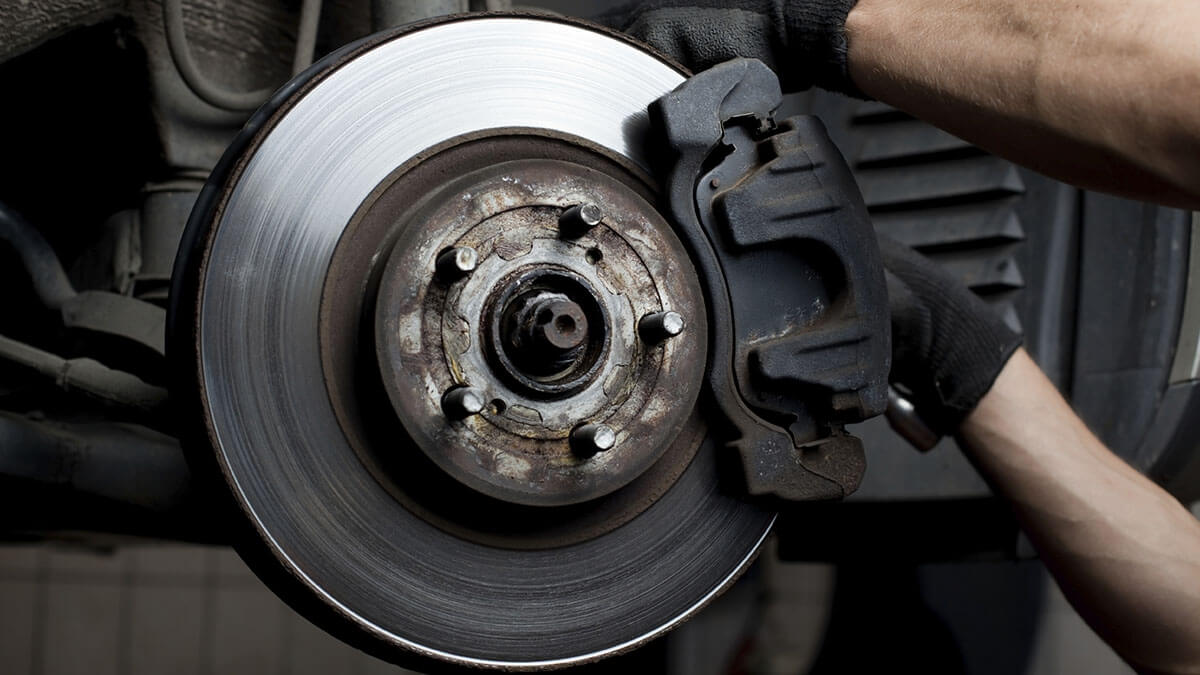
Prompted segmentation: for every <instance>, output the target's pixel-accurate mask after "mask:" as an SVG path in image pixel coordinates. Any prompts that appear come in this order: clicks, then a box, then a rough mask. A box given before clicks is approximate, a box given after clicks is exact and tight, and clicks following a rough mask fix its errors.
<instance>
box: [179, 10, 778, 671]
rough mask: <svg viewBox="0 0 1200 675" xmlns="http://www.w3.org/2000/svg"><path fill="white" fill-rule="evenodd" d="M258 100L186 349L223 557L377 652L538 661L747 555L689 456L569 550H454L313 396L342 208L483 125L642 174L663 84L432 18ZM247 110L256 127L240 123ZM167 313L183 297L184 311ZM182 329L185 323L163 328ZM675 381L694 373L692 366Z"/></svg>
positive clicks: (711, 466) (593, 38)
mask: <svg viewBox="0 0 1200 675" xmlns="http://www.w3.org/2000/svg"><path fill="white" fill-rule="evenodd" d="M310 78H311V80H312V81H311V83H310V84H308V85H307V86H306V87H303V88H298V89H297V90H296V91H295V92H294V93H293V95H291V96H289V97H287V98H286V99H284V100H283V101H277V102H276V103H274V104H272V105H275V107H276V108H277V110H276V111H274V112H271V111H267V112H271V114H272V117H271V118H270V121H269V123H266V124H263V125H262V126H261V128H259V129H258V130H257V131H256V132H255V138H254V140H253V141H252V142H251V143H250V144H249V146H248V149H247V150H245V154H244V155H243V156H241V157H239V158H237V160H238V161H234V162H229V163H226V164H227V166H228V170H227V171H226V172H225V174H224V175H218V174H214V178H213V182H212V183H211V185H217V184H220V185H221V188H222V197H221V198H220V199H219V201H214V203H213V204H212V207H211V209H210V212H209V213H208V214H207V218H199V219H198V218H197V217H196V216H193V223H192V226H194V227H201V228H204V229H203V232H201V233H200V234H199V235H198V236H199V237H200V240H201V244H200V245H199V246H197V247H196V250H197V251H198V253H196V254H194V255H192V256H190V259H189V260H187V261H185V262H184V263H183V264H185V265H195V266H197V267H196V268H195V269H196V270H197V271H196V274H197V275H198V279H199V283H198V287H197V289H196V294H195V298H194V299H192V300H191V302H192V303H194V310H195V311H194V312H176V314H177V315H178V316H181V317H182V319H179V320H182V321H188V322H190V326H191V332H190V336H191V338H192V340H193V342H192V344H189V345H188V349H189V350H190V358H191V359H192V361H193V362H194V364H193V365H194V376H195V378H196V383H195V384H196V385H198V388H199V390H200V392H201V394H200V404H201V407H202V412H203V415H204V416H205V418H206V420H205V421H206V426H207V432H208V441H209V443H210V444H211V446H212V451H213V457H214V459H215V463H216V468H217V469H219V471H220V473H221V475H222V476H223V479H224V481H225V483H226V484H227V486H228V488H229V495H230V497H231V498H232V500H233V502H234V503H235V505H236V506H237V507H238V509H239V510H240V512H241V513H242V514H243V515H244V516H246V517H247V518H248V519H249V520H250V522H251V524H252V525H253V528H254V532H255V536H253V537H251V538H250V539H251V540H250V541H247V542H244V543H243V544H242V545H241V550H242V553H243V555H244V556H245V557H247V559H248V560H249V561H250V562H251V564H252V566H253V567H254V569H255V570H256V572H258V573H259V574H260V575H261V576H263V577H264V579H266V580H267V581H268V582H269V583H271V582H272V579H273V578H279V577H283V578H286V579H287V583H286V584H273V585H276V587H277V588H281V587H283V586H284V585H286V586H287V588H288V589H289V590H288V591H287V592H289V593H295V592H297V591H296V590H295V589H297V588H299V589H302V591H301V592H303V593H307V594H309V596H310V597H308V598H304V599H299V598H288V599H289V600H292V601H293V602H294V603H295V604H298V605H301V606H303V607H306V608H308V607H315V608H316V610H314V611H316V612H317V613H319V614H320V616H318V617H315V618H317V619H318V620H319V622H321V623H322V624H323V625H326V626H327V627H330V626H333V627H334V628H336V629H337V630H338V632H339V633H340V634H343V635H345V634H347V633H348V632H353V633H356V634H357V635H358V636H360V637H362V638H363V639H362V640H361V641H359V644H360V645H365V646H367V647H368V648H370V649H371V650H372V651H374V652H375V653H377V654H381V655H384V656H387V657H390V658H392V659H393V660H403V659H404V658H405V655H406V654H416V655H420V656H424V657H430V658H434V659H437V660H441V661H449V662H452V663H457V664H464V665H475V666H490V667H502V668H526V669H532V668H548V667H557V666H565V665H570V664H573V663H581V662H585V661H590V660H595V659H597V658H600V657H602V656H604V655H606V654H610V653H614V652H617V651H621V650H624V649H628V648H631V647H633V646H636V645H638V644H640V643H642V642H644V641H646V640H649V639H651V638H653V637H655V636H656V635H659V634H661V633H662V632H664V631H665V630H668V629H669V628H671V627H672V626H674V625H676V624H677V623H678V622H680V621H682V620H683V619H685V618H686V617H688V616H689V615H690V614H692V613H693V612H695V611H696V610H698V609H699V608H700V607H702V606H703V605H704V604H705V603H706V602H707V601H708V600H710V599H711V598H712V597H713V596H715V595H716V594H717V593H719V592H720V591H721V590H723V589H724V588H725V587H726V586H727V585H728V584H730V583H732V581H733V580H734V579H735V578H736V577H737V575H738V574H739V573H740V572H741V571H742V570H743V569H744V568H745V567H746V566H747V565H748V564H749V563H750V561H751V560H752V559H753V557H754V555H755V553H756V552H757V550H758V548H759V546H760V545H761V543H762V540H763V538H764V537H765V536H766V533H767V531H768V530H769V528H770V524H771V522H772V520H773V515H772V514H771V513H770V512H768V511H767V510H765V509H763V508H761V507H758V506H755V505H753V504H750V503H747V502H745V501H743V500H742V499H741V498H740V497H738V496H736V495H735V494H733V493H732V492H731V491H726V490H723V489H721V486H720V483H719V480H718V471H717V461H716V454H717V452H718V448H717V447H716V444H715V443H713V442H712V441H707V440H706V441H705V442H704V443H703V445H702V446H701V448H700V451H699V452H698V454H697V456H696V458H695V459H694V460H693V461H692V463H691V464H690V465H689V466H688V468H687V470H686V471H684V473H683V474H682V476H681V477H680V478H679V480H678V481H677V482H676V483H675V485H674V486H672V487H671V488H670V489H669V490H668V491H667V492H666V494H665V495H663V496H662V497H661V498H660V499H658V501H656V502H655V503H654V504H653V505H651V506H650V507H649V508H647V509H646V510H645V511H644V512H642V513H641V514H640V515H638V516H636V517H634V518H633V519H632V520H631V521H629V522H628V523H626V524H624V525H622V526H621V527H618V528H617V529H615V530H613V531H611V532H608V533H606V534H603V535H601V536H598V537H596V538H593V539H590V540H587V541H583V542H579V543H574V544H571V545H569V546H563V547H559V548H551V549H545V550H512V549H506V548H500V547H492V546H486V545H483V544H481V543H477V542H473V541H467V540H464V539H461V538H458V537H455V536H453V535H452V534H449V533H447V532H446V531H444V530H442V529H439V528H437V527H434V526H433V525H431V524H429V523H428V522H427V521H425V520H422V519H421V518H420V517H418V516H416V515H414V514H413V513H412V512H410V511H409V510H407V509H406V508H405V507H404V506H403V505H402V504H401V503H399V502H398V501H397V500H396V499H394V498H393V497H392V496H391V495H390V494H389V493H388V492H387V491H386V490H385V489H383V488H382V487H381V486H380V485H379V483H378V482H377V480H376V478H375V477H374V476H373V475H372V474H371V472H370V471H369V470H368V469H367V468H366V467H364V466H363V464H362V462H361V461H360V460H359V458H358V457H357V456H356V454H355V452H354V450H353V449H352V448H351V447H350V444H349V443H348V441H347V439H346V437H345V435H344V434H343V432H342V429H341V428H340V427H339V422H338V420H337V418H336V417H335V414H334V411H333V409H332V407H331V405H330V401H329V399H328V395H327V391H326V387H325V386H324V383H323V382H324V380H323V378H324V374H323V372H322V364H321V358H320V344H319V342H320V340H319V329H318V323H319V309H320V304H321V296H322V289H323V287H324V285H325V282H326V272H327V270H328V269H329V266H330V260H331V256H332V255H333V252H334V250H335V248H336V246H337V244H338V241H339V238H340V237H341V235H342V234H343V232H344V230H345V229H346V228H347V226H348V224H349V223H350V221H351V219H352V218H353V216H354V214H355V213H356V210H357V209H359V207H360V205H361V204H362V203H363V202H364V200H366V199H367V198H368V197H369V196H370V195H371V194H372V192H373V191H375V190H377V188H378V186H379V185H380V184H381V182H382V181H384V180H385V178H386V177H387V176H388V175H389V174H390V173H391V172H392V171H394V170H395V169H396V168H397V167H398V166H400V165H401V164H403V163H405V162H407V161H410V160H411V159H412V158H414V157H417V156H419V155H420V153H422V151H424V150H426V149H428V148H430V147H432V146H435V145H437V144H439V143H442V142H445V141H447V140H449V139H453V138H455V137H457V136H462V135H465V134H471V133H475V132H478V131H480V130H486V129H493V128H504V127H512V128H534V129H545V130H549V131H552V132H555V133H559V134H564V135H569V136H575V137H579V138H581V139H584V140H586V141H587V142H589V143H591V144H594V145H596V146H599V147H601V148H604V149H605V150H606V151H608V152H610V153H612V154H615V155H618V156H620V157H623V158H625V159H627V160H629V161H630V162H632V163H633V164H635V165H638V166H640V167H643V168H645V167H647V164H648V162H647V159H648V158H647V157H646V156H645V154H644V153H645V148H646V143H645V139H646V135H647V133H648V124H649V122H648V119H647V116H646V112H645V111H646V108H647V106H648V105H649V103H651V102H652V101H653V100H655V99H657V98H658V97H659V96H661V95H662V94H664V93H666V92H667V91H669V90H671V89H672V88H674V87H675V86H676V85H678V84H679V83H680V82H681V81H682V80H683V75H681V74H680V73H679V72H678V71H676V70H675V69H674V68H673V67H671V66H669V65H667V64H666V63H664V62H662V61H660V60H659V59H658V58H657V57H655V56H653V55H651V54H649V53H647V52H645V51H643V50H641V49H640V48H638V47H636V46H633V45H632V44H630V43H628V42H625V41H623V40H620V39H616V38H613V37H611V36H609V35H607V34H605V33H603V32H600V31H599V30H596V29H592V28H589V27H584V26H580V25H576V24H571V23H565V22H561V21H556V20H550V19H546V18H534V17H486V18H474V19H472V18H465V19H458V20H450V21H446V22H441V23H435V24H432V25H428V26H424V27H420V28H419V29H415V30H410V31H401V32H399V33H397V34H396V35H395V36H393V37H391V38H389V39H384V40H377V41H375V42H374V43H373V44H371V45H369V46H367V47H366V48H365V49H361V50H358V51H357V52H353V53H351V56H350V58H344V59H340V60H339V59H334V60H333V61H331V62H329V63H328V64H326V66H325V68H324V70H322V71H321V72H317V73H315V74H310ZM260 114H261V113H260ZM184 302H187V300H184ZM184 332H187V331H184ZM697 367H700V366H699V364H697Z"/></svg>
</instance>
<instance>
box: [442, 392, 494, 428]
mask: <svg viewBox="0 0 1200 675" xmlns="http://www.w3.org/2000/svg"><path fill="white" fill-rule="evenodd" d="M486 405H487V400H486V398H485V397H484V395H483V392H482V391H479V390H478V389H476V388H474V387H468V386H467V385H458V386H457V387H451V388H450V389H448V390H447V391H446V393H445V394H442V412H444V413H446V417H449V418H450V419H454V420H461V419H465V418H467V417H470V416H471V415H478V414H479V413H481V412H483V408H484V406H486Z"/></svg>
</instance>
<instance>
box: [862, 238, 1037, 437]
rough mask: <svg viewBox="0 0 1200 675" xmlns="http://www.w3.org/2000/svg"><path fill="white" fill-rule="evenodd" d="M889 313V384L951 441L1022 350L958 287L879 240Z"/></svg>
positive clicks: (927, 263) (917, 257)
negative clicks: (1012, 358) (1004, 369)
mask: <svg viewBox="0 0 1200 675" xmlns="http://www.w3.org/2000/svg"><path fill="white" fill-rule="evenodd" d="M879 250H880V252H881V253H882V254H883V266H884V269H885V271H886V276H887V288H888V301H889V304H890V306H891V310H892V372H891V377H890V379H891V381H892V383H893V384H896V385H898V386H897V388H898V389H900V390H902V393H903V394H904V395H905V397H906V398H908V399H909V400H910V401H911V402H912V403H913V405H914V406H916V409H917V412H918V413H919V414H920V416H921V418H922V420H923V421H924V422H925V423H926V424H928V425H930V426H931V427H932V428H933V430H934V431H936V432H938V433H941V434H953V433H955V432H956V431H957V430H958V426H959V424H960V423H962V421H963V419H964V418H965V417H966V416H967V415H968V414H970V412H971V411H972V410H974V409H975V406H976V404H978V403H979V399H981V398H983V395H984V394H986V393H987V392H988V390H989V389H991V388H992V383H993V382H994V381H995V380H996V376H997V375H999V374H1000V370H1001V368H1003V367H1004V364H1005V363H1007V362H1008V359H1009V357H1011V356H1012V355H1013V352H1015V351H1016V350H1017V347H1019V346H1020V345H1021V336H1020V335H1017V334H1016V333H1014V332H1013V331H1012V330H1011V329H1010V328H1009V327H1008V326H1006V325H1005V324H1004V321H1003V320H1002V319H1001V318H1000V317H999V316H997V315H996V313H995V312H994V311H993V310H992V309H991V308H989V307H988V306H987V305H986V304H984V302H983V301H982V300H980V299H979V297H978V296H976V295H975V294H974V293H972V292H971V291H970V290H968V289H967V287H966V286H964V285H963V284H962V282H960V281H958V280H957V279H954V278H953V277H951V276H950V275H949V274H948V273H946V272H945V271H944V270H942V269H941V268H939V267H938V266H937V265H936V264H934V263H933V261H931V260H929V259H928V258H926V257H925V256H922V255H921V254H919V253H917V252H916V251H914V250H912V249H911V248H909V247H907V246H905V245H904V244H901V243H900V242H898V241H896V240H895V239H892V238H890V237H887V236H884V235H879Z"/></svg>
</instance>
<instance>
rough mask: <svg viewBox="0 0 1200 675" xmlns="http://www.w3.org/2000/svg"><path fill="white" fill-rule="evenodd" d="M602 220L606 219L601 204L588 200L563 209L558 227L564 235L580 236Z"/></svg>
mask: <svg viewBox="0 0 1200 675" xmlns="http://www.w3.org/2000/svg"><path fill="white" fill-rule="evenodd" d="M601 220H604V211H602V210H600V207H599V206H596V205H595V204H592V203H590V202H588V203H584V204H576V205H575V206H572V207H571V208H569V209H567V210H566V211H563V213H562V215H561V216H559V217H558V227H559V230H560V231H561V232H562V234H563V236H566V237H578V236H580V235H581V234H583V233H584V232H587V231H588V230H590V229H592V228H593V227H595V226H597V225H599V224H600V221H601Z"/></svg>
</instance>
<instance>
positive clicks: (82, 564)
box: [0, 544, 1133, 675]
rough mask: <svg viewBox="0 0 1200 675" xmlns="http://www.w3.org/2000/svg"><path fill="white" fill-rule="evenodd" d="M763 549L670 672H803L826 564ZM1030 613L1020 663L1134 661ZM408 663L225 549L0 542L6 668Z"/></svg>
mask: <svg viewBox="0 0 1200 675" xmlns="http://www.w3.org/2000/svg"><path fill="white" fill-rule="evenodd" d="M763 561H764V562H763V564H762V565H761V566H760V567H759V569H758V571H757V572H756V573H755V575H754V576H753V578H752V580H751V582H748V583H743V584H739V585H738V586H737V587H735V588H734V589H733V590H732V591H731V592H730V593H729V594H727V596H726V597H724V598H722V599H721V600H719V601H718V602H717V603H714V605H713V606H712V607H710V608H709V609H707V610H705V612H703V613H702V614H701V615H700V616H698V617H697V618H696V619H694V620H692V621H691V622H689V623H688V624H686V625H685V626H684V627H683V628H682V629H680V630H679V631H676V633H674V634H673V635H672V636H671V638H670V640H668V642H667V653H668V654H669V655H670V659H669V662H670V664H671V667H670V669H669V671H670V672H672V673H687V674H688V675H704V674H705V673H712V674H714V675H716V674H717V673H722V672H728V671H730V668H731V664H736V667H737V668H741V669H743V670H744V671H748V672H754V673H764V674H768V675H796V674H798V673H803V672H806V671H807V669H808V667H809V666H810V665H811V664H812V662H813V659H814V657H815V655H816V653H817V649H818V648H819V646H820V644H821V638H822V636H823V634H824V629H825V623H826V618H827V616H828V611H829V607H830V603H831V602H832V586H833V579H834V571H833V568H831V567H829V566H826V565H800V564H785V563H779V562H777V561H775V560H774V559H773V557H772V556H770V555H765V556H763ZM1001 564H1002V565H1003V564H1006V565H1010V566H1011V565H1013V564H1012V563H1001ZM1022 564H1024V565H1036V563H1022ZM1037 573H1040V572H1036V571H1035V574H1037ZM980 609H981V611H987V608H980ZM1038 623H1039V626H1038V628H1037V634H1036V636H1035V639H1034V643H1033V652H1032V656H1031V657H1030V659H1029V663H1030V666H1029V668H1028V669H1027V670H1026V671H1025V672H1026V673H1029V674H1032V675H1050V674H1054V673H1089V674H1092V675H1118V674H1120V675H1125V674H1128V673H1132V672H1133V671H1132V670H1131V669H1129V668H1128V667H1127V666H1126V665H1125V664H1123V663H1122V662H1121V661H1120V659H1118V658H1117V657H1116V655H1115V654H1113V652H1112V651H1111V650H1109V649H1108V647H1107V646H1105V645H1104V644H1103V643H1102V642H1101V641H1100V640H1099V639H1098V638H1097V637H1096V636H1095V634H1094V633H1092V631H1091V630H1090V629H1088V627H1087V626H1086V625H1085V624H1084V623H1083V622H1082V620H1080V619H1079V617H1078V616H1077V615H1076V614H1075V612H1074V611H1073V610H1072V609H1071V608H1070V606H1069V605H1067V603H1066V601H1065V600H1064V599H1063V597H1062V595H1061V593H1059V592H1058V591H1057V589H1056V588H1054V587H1053V585H1052V584H1051V585H1050V591H1049V592H1048V593H1046V594H1045V595H1044V597H1043V598H1042V611H1041V618H1040V620H1039V622H1038ZM747 626H750V627H751V630H752V632H753V633H754V638H753V640H752V644H753V649H752V650H751V653H748V654H740V655H739V650H742V651H744V650H745V648H746V645H747V644H750V643H749V642H746V641H744V640H739V639H736V638H731V637H730V636H736V635H739V634H742V633H745V632H746V629H747ZM997 648H999V649H1003V648H1004V645H1002V644H1001V645H997ZM971 656H972V658H969V659H968V665H969V666H970V668H969V672H972V673H976V672H978V673H980V674H983V673H990V672H997V668H998V667H999V666H997V665H996V664H994V663H993V664H991V665H989V663H990V662H989V660H988V657H987V655H986V654H983V655H980V654H974V655H971ZM404 672H408V671H404V670H402V669H398V668H396V667H394V666H391V665H388V664H386V663H384V662H381V661H379V660H376V659H374V658H371V657H369V656H366V655H365V654H362V653H361V652H358V651H356V650H354V649H352V648H350V647H347V646H345V645H343V644H342V643H341V642H339V641H337V640H335V639H333V638H331V637H329V636H328V635H326V634H325V633H323V632H321V631H320V630H318V629H317V628H315V627H313V626H312V625H311V624H309V623H308V622H307V621H306V620H304V619H303V618H301V617H300V616H298V615H297V614H295V613H294V612H293V611H292V610H291V609H290V608H288V607H287V606H286V605H284V604H283V603H282V602H280V601H279V600H278V599H277V598H276V597H275V596H274V595H273V594H272V593H271V592H270V591H268V590H267V589H266V588H265V587H264V586H263V585H262V584H261V583H260V582H259V581H258V579H257V578H256V577H255V576H254V575H253V574H252V573H251V572H250V571H249V570H248V569H247V568H246V567H245V565H244V564H243V563H242V561H241V560H240V559H239V558H238V557H237V555H236V554H235V553H233V551H231V550H229V549H223V548H207V547H198V546H181V545H165V544H160V545H147V546H137V547H128V548H122V549H118V550H116V551H114V552H112V553H108V554H97V553H96V552H93V551H86V550H71V549H69V548H63V547H62V546H58V545H42V546H4V547H0V673H4V674H5V675H26V674H28V675H72V674H80V675H82V674H85V673H86V674H87V675H106V674H113V675H118V674H119V675H160V674H171V675H192V674H196V675H202V674H216V673H219V674H226V673H228V674H241V673H246V674H254V675H264V674H276V673H277V674H279V675H304V674H307V673H313V674H318V673H319V674H321V675H326V674H330V673H345V674H347V675H371V674H375V673H380V674H382V673H393V674H396V673H404Z"/></svg>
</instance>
